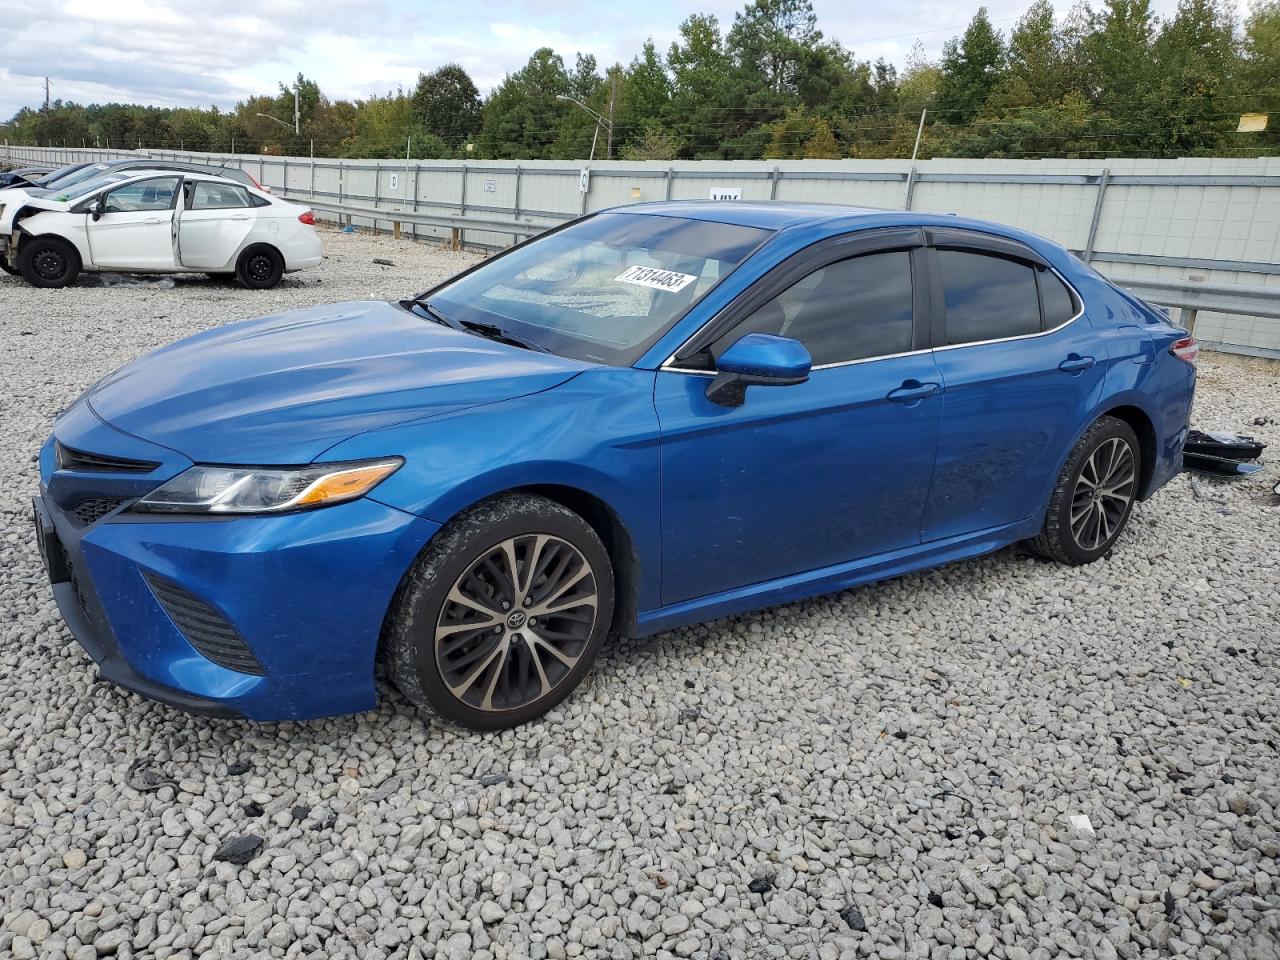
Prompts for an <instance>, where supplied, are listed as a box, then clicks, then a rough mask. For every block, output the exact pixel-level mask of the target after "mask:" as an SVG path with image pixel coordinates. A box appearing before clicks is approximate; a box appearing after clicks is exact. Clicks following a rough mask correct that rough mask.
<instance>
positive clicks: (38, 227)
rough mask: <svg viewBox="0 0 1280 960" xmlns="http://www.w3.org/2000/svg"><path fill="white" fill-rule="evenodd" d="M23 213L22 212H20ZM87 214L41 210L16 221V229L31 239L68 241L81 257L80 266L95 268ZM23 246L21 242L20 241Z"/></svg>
mask: <svg viewBox="0 0 1280 960" xmlns="http://www.w3.org/2000/svg"><path fill="white" fill-rule="evenodd" d="M19 212H20V213H21V211H19ZM88 218H89V215H88V214H87V213H64V212H62V211H59V210H41V211H39V212H38V213H33V214H31V215H29V216H25V217H20V218H18V219H15V221H14V229H15V230H19V231H21V232H22V233H25V234H26V235H27V236H30V237H41V236H55V237H58V238H59V239H62V240H65V241H67V243H69V244H71V245H72V246H73V247H75V249H76V253H77V254H79V256H80V265H81V266H82V267H84V268H92V267H93V256H92V255H91V253H90V250H89V234H88V231H87V228H86V226H85V224H86V221H87V220H88ZM19 246H21V240H19Z"/></svg>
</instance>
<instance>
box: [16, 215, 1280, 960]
mask: <svg viewBox="0 0 1280 960" xmlns="http://www.w3.org/2000/svg"><path fill="white" fill-rule="evenodd" d="M325 243H326V253H327V255H328V259H327V260H326V261H325V262H324V264H323V265H322V266H321V267H320V268H319V269H317V270H314V271H307V272H305V273H301V274H297V275H295V276H292V277H288V278H286V279H285V281H284V283H283V284H282V285H281V286H280V287H279V288H278V289H276V290H274V291H268V292H263V293H255V292H250V291H245V290H240V289H238V288H235V287H232V286H229V285H227V284H225V283H222V282H212V281H208V280H206V279H204V278H180V279H179V280H178V281H177V282H176V283H175V284H174V285H173V286H172V287H170V288H165V287H155V286H134V287H123V286H116V287H113V286H108V287H102V286H98V285H94V284H93V283H92V282H91V281H90V280H85V281H83V282H81V283H78V284H77V285H76V286H75V287H72V288H70V289H68V290H52V291H42V290H34V289H32V288H30V287H28V286H27V285H26V284H24V283H22V282H21V281H19V280H17V279H14V278H11V277H8V276H7V275H5V276H0V344H3V349H2V351H0V382H3V383H4V385H5V390H4V393H3V394H0V439H2V440H3V442H4V449H5V451H6V452H7V453H8V454H9V456H8V457H6V458H4V460H2V461H0V480H3V481H5V482H3V483H0V757H2V758H3V762H0V955H13V956H15V957H18V956H37V955H41V954H42V953H43V954H47V955H49V956H67V957H73V958H75V960H86V958H92V957H96V956H98V955H99V954H100V953H101V954H103V955H111V954H114V955H116V956H121V957H123V956H130V957H143V956H156V957H189V956H211V957H212V956H234V957H242V956H243V957H250V956H253V957H258V956H261V957H268V956H274V957H285V956H289V957H294V956H308V957H312V956H323V957H335V958H339V957H340V958H350V957H361V958H364V957H368V958H383V960H391V958H395V960H403V958H409V957H412V958H418V957H425V956H434V957H436V958H439V960H454V958H457V960H513V958H523V957H531V958H544V957H545V958H550V957H553V956H572V957H590V958H595V957H609V958H614V957H616V958H620V960H621V958H631V960H638V958H640V957H649V956H657V957H663V956H666V957H670V956H692V957H700V958H706V960H712V958H714V960H747V958H752V960H754V958H757V957H760V958H775V957H776V958H792V957H794V958H811V957H814V956H818V957H823V958H826V957H838V958H841V960H845V958H854V957H880V958H885V960H889V958H893V957H900V958H901V957H910V958H912V960H920V958H928V960H942V958H947V960H951V958H955V960H960V958H966V960H968V958H972V957H976V956H991V957H997V958H998V957H1004V958H1007V960H1032V958H1034V960H1048V958H1050V957H1053V956H1060V957H1061V956H1069V957H1087V958H1102V957H1113V956H1115V957H1121V958H1124V960H1145V958H1147V957H1157V956H1163V955H1165V951H1166V950H1167V951H1169V952H1175V951H1180V952H1181V953H1182V955H1184V956H1187V957H1193V958H1197V960H1201V958H1203V960H1209V958H1220V957H1229V958H1239V960H1246V958H1247V960H1278V958H1280V951H1277V948H1276V943H1277V936H1278V935H1280V898H1278V896H1277V890H1278V889H1280V883H1277V880H1278V879H1280V865H1278V863H1277V857H1280V765H1278V764H1277V763H1276V754H1275V749H1276V748H1275V744H1276V742H1277V739H1276V723H1277V713H1276V696H1275V693H1276V683H1277V679H1280V669H1278V667H1277V658H1278V656H1280V647H1277V633H1276V624H1277V623H1278V622H1280V589H1278V587H1277V584H1280V506H1277V505H1276V498H1274V497H1273V496H1272V495H1271V493H1270V486H1271V484H1273V483H1275V481H1276V479H1277V473H1276V469H1275V467H1274V463H1275V462H1276V459H1277V457H1280V364H1276V363H1271V362H1266V361H1261V360H1250V359H1245V358H1238V357H1229V356H1225V355H1221V354H1213V353H1205V354H1203V355H1202V358H1201V389H1200V392H1199V394H1198V397H1197V401H1196V415H1195V420H1196V424H1197V426H1200V427H1201V428H1204V429H1227V430H1234V431H1237V432H1243V433H1252V434H1254V435H1255V436H1257V437H1258V438H1259V439H1261V440H1263V441H1264V442H1266V443H1269V444H1271V447H1270V449H1268V451H1267V455H1268V457H1269V459H1268V461H1267V469H1266V470H1265V471H1264V472H1263V474H1262V475H1260V476H1258V477H1254V478H1249V479H1244V480H1240V481H1235V482H1226V481H1214V480H1210V479H1205V478H1197V479H1196V480H1195V482H1194V483H1192V481H1191V480H1190V479H1189V478H1188V477H1186V476H1183V477H1179V478H1176V479H1175V480H1174V481H1172V482H1171V483H1170V484H1169V486H1168V487H1167V488H1166V489H1165V490H1163V491H1161V492H1160V493H1159V494H1158V495H1157V496H1156V497H1155V499H1153V500H1152V501H1150V502H1148V503H1145V504H1141V505H1140V506H1139V507H1138V509H1137V511H1136V513H1135V515H1134V518H1133V522H1132V523H1131V525H1130V527H1129V529H1128V531H1126V533H1125V535H1124V538H1123V539H1122V540H1121V542H1120V544H1119V545H1118V547H1117V548H1116V550H1115V551H1114V553H1113V554H1112V555H1111V557H1110V558H1108V559H1106V560H1104V561H1101V562H1099V563H1096V564H1094V565H1092V566H1089V567H1084V568H1079V569H1067V568H1063V567H1059V566H1056V565H1053V564H1048V563H1042V562H1040V561H1037V560H1032V559H1029V558H1027V557H1026V556H1024V555H1023V553H1022V552H1021V551H1019V550H1017V549H1010V550H1004V551H1001V552H1000V553H998V554H995V555H993V556H989V557H984V558H981V559H978V560H974V561H970V562H967V563H961V564H956V565H952V566H948V567H944V568H941V569H938V570H934V571H930V572H925V573H919V574H913V575H911V576H907V577H901V578H899V579H896V580H893V581H890V582H887V583H882V584H877V585H873V586H869V587H865V588H862V589H858V590H852V591H847V592H845V593H841V594H837V595H835V596H830V597H824V598H819V599H816V600H812V601H809V602H805V603H794V604H790V605H788V606H785V607H779V608H774V609H770V610H765V611H761V612H758V613H753V614H749V615H746V616H741V617H735V618H730V619H726V620H720V621H717V622H715V623H711V624H703V625H696V626H691V627H687V628H683V629H679V630H673V631H669V632H667V633H665V634H662V635H660V636H658V637H653V638H648V639H645V640H642V641H623V642H619V643H616V644H613V645H611V646H609V647H608V648H607V649H606V650H605V651H604V652H603V654H602V656H601V658H600V662H599V664H598V666H597V668H596V670H595V672H594V674H593V675H592V676H591V677H590V678H588V680H587V681H586V682H585V683H584V685H583V686H582V687H581V688H580V689H579V691H578V692H577V693H576V694H575V695H574V696H573V697H571V698H570V699H569V700H567V701H566V702H565V703H564V704H563V705H562V706H560V707H557V708H556V710H554V711H552V713H551V715H550V716H548V717H546V718H544V719H543V720H541V721H538V722H535V723H532V724H529V725H527V726H525V727H522V728H520V729H518V730H514V731H506V732H502V733H495V734H476V733H469V732H464V731H461V730H457V729H451V728H445V727H441V726H437V725H435V724H432V723H429V722H428V721H427V720H426V719H425V718H423V717H421V716H419V715H418V714H416V713H414V712H413V711H412V710H411V708H410V707H409V706H408V705H407V704H406V703H405V701H404V700H403V698H401V697H400V696H398V695H397V694H395V693H394V692H387V694H386V695H385V696H384V698H383V700H382V703H381V704H380V706H379V707H378V708H377V709H376V710H373V711H371V712H369V713H367V714H364V715H362V716H359V717H345V718H337V719H333V720H324V721H315V722H311V723H297V724H267V725H253V724H248V723H230V722H225V721H209V720H205V719H199V718H194V717H188V716H185V715H183V714H180V713H178V712H176V711H174V710H171V709H170V708H168V707H164V706H162V705H159V704H155V703H148V702H146V701H143V700H141V699H139V698H138V697H135V696H133V695H130V694H126V693H123V692H121V691H118V690H115V689H113V688H111V687H108V686H102V685H97V684H94V683H93V676H94V670H93V667H92V665H91V663H90V662H89V660H88V658H87V657H86V656H85V654H84V653H83V652H82V651H81V650H80V649H79V647H78V646H77V645H76V644H75V642H74V641H73V640H72V638H71V637H70V635H69V633H68V632H67V629H66V627H65V626H64V625H63V623H62V620H61V617H60V616H59V615H58V613H57V611H56V609H55V608H54V605H53V601H52V597H51V595H50V592H49V589H48V586H47V583H46V582H45V580H44V577H43V574H42V572H41V570H40V567H39V561H38V558H37V556H36V551H35V548H34V545H33V544H32V542H31V536H30V521H29V512H30V500H29V498H30V495H31V493H32V492H33V491H34V490H35V489H36V485H37V470H36V464H35V462H34V459H33V458H34V455H35V453H36V451H37V450H38V448H39V445H40V443H41V442H42V441H43V440H44V438H45V437H46V436H47V435H48V432H49V429H50V425H51V423H52V419H53V416H54V414H55V412H56V411H57V410H58V409H60V408H62V407H65V406H66V405H67V404H68V403H70V402H71V401H72V400H73V399H74V398H75V397H76V396H77V395H78V394H79V393H80V392H81V391H82V390H83V389H84V388H85V387H87V386H88V385H89V384H91V383H92V382H93V381H94V380H96V379H97V378H98V377H100V376H102V375H103V374H105V373H107V372H109V371H110V370H112V369H114V368H115V367H117V366H119V365H120V364H122V363H124V362H125V361H127V360H129V359H131V358H133V357H135V356H137V355H138V354H140V353H142V352H143V351H145V350H149V349H152V348H154V347H157V346H160V345H161V344H163V343H166V342H168V341H170V340H173V339H175V338H177V337H180V336H183V335H187V334H190V333H194V332H196V331H198V330H202V329H205V328H208V327H211V326H215V325H218V324H223V323H229V322H231V321H234V320H237V319H241V318H245V317H253V316H259V315H262V314H266V313H271V312H275V311H280V310H285V309H289V308H293V307H302V306H307V305H312V304H325V303H333V302H337V301H341V300H349V299H364V298H370V297H375V298H391V297H401V296H405V295H407V294H410V293H415V292H418V291H421V290H423V289H425V288H426V287H428V286H429V285H431V284H432V283H433V282H434V281H436V280H438V279H440V278H442V277H444V276H445V275H447V274H449V273H452V272H454V271H456V270H458V269H460V268H462V267H464V266H467V265H469V264H471V263H473V262H475V259H476V257H475V255H473V254H459V253H449V252H447V251H443V250H441V249H439V248H438V247H434V246H429V245H427V244H413V243H409V242H399V243H396V242H393V241H391V240H390V239H388V238H376V239H375V238H372V237H369V236H366V235H356V236H346V235H340V234H338V233H336V232H334V231H326V232H325ZM375 256H376V257H383V258H386V259H390V260H391V261H392V262H393V263H394V266H392V267H384V266H380V265H375V264H373V263H372V259H373V257H375ZM1255 418H1260V419H1262V420H1263V421H1264V422H1263V423H1262V424H1260V425H1255V424H1254V419H1255ZM1268 420H1269V421H1270V422H1267V421H1268ZM832 482H838V478H833V481H832ZM1179 678H1181V681H1180V679H1179ZM1182 681H1187V682H1182ZM139 759H145V760H148V761H150V762H151V764H152V765H153V768H154V769H155V770H156V771H158V772H160V773H162V774H163V776H164V777H166V778H167V779H169V780H171V781H172V783H173V785H172V786H165V787H163V788H162V789H160V790H157V791H155V792H147V793H143V792H139V791H138V790H136V789H133V788H131V787H130V786H128V785H127V782H126V781H127V775H126V774H127V771H128V770H129V767H130V764H131V763H133V762H134V761H135V760H139ZM236 760H243V761H245V762H246V763H247V764H248V765H249V766H248V770H247V772H244V773H241V774H237V775H234V776H233V775H229V774H228V773H227V768H228V766H229V765H230V764H231V763H232V762H233V761H236ZM495 778H496V779H495ZM482 781H483V782H482ZM251 801H252V802H253V803H256V804H258V805H259V806H261V807H262V808H263V810H262V813H263V815H262V816H258V817H252V816H250V815H249V814H248V813H247V812H246V810H245V807H246V805H248V804H250V802H251ZM297 810H302V811H303V812H302V813H297V812H296V811H297ZM1082 812H1087V814H1088V817H1089V821H1090V823H1091V825H1092V827H1093V831H1094V836H1092V837H1090V838H1083V837H1080V836H1078V835H1077V834H1076V833H1074V832H1073V831H1072V830H1071V828H1070V826H1069V821H1068V817H1070V816H1071V815H1075V814H1080V813H1082ZM247 835H253V836H257V837H260V838H262V841H263V844H262V847H261V848H260V849H259V850H258V851H256V852H254V853H253V857H254V859H252V860H251V861H250V862H249V863H247V864H231V863H216V864H215V862H214V861H213V859H212V855H213V851H214V850H216V849H217V848H218V847H219V846H220V845H221V844H223V843H225V842H226V841H228V840H230V839H232V838H233V837H243V836H247ZM753 881H756V882H758V883H759V882H767V884H768V888H767V889H765V890H764V891H763V892H760V893H752V892H748V885H749V884H751V883H752V882H753ZM1166 893H1167V894H1168V895H1169V896H1168V898H1166ZM1170 904H1172V906H1170ZM695 905H696V906H695ZM853 922H856V923H858V924H860V925H865V928H866V929H865V931H863V930H858V929H853V928H852V927H851V923H853ZM37 936H40V937H43V940H42V942H40V943H36V942H33V941H34V940H35V938H36V937H37Z"/></svg>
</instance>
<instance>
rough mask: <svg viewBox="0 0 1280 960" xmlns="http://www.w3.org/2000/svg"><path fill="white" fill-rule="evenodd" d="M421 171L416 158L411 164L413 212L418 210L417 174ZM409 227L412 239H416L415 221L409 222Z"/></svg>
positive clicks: (419, 163)
mask: <svg viewBox="0 0 1280 960" xmlns="http://www.w3.org/2000/svg"><path fill="white" fill-rule="evenodd" d="M421 173H422V161H421V160H418V161H416V162H415V163H414V165H413V212H414V213H417V212H418V175H419V174H421ZM409 229H410V230H411V231H412V232H413V239H414V240H417V239H418V225H417V224H416V223H411V224H409Z"/></svg>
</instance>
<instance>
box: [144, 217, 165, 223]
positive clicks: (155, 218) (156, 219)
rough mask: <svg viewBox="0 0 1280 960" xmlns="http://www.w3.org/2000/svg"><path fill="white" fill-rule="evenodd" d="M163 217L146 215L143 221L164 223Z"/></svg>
mask: <svg viewBox="0 0 1280 960" xmlns="http://www.w3.org/2000/svg"><path fill="white" fill-rule="evenodd" d="M164 222H165V219H164V217H148V218H147V219H146V220H144V221H143V223H164Z"/></svg>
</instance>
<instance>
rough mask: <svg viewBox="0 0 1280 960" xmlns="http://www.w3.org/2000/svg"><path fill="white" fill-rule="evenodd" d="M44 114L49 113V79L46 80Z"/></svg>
mask: <svg viewBox="0 0 1280 960" xmlns="http://www.w3.org/2000/svg"><path fill="white" fill-rule="evenodd" d="M44 112H45V113H48V112H49V78H48V77H45V78H44Z"/></svg>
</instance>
